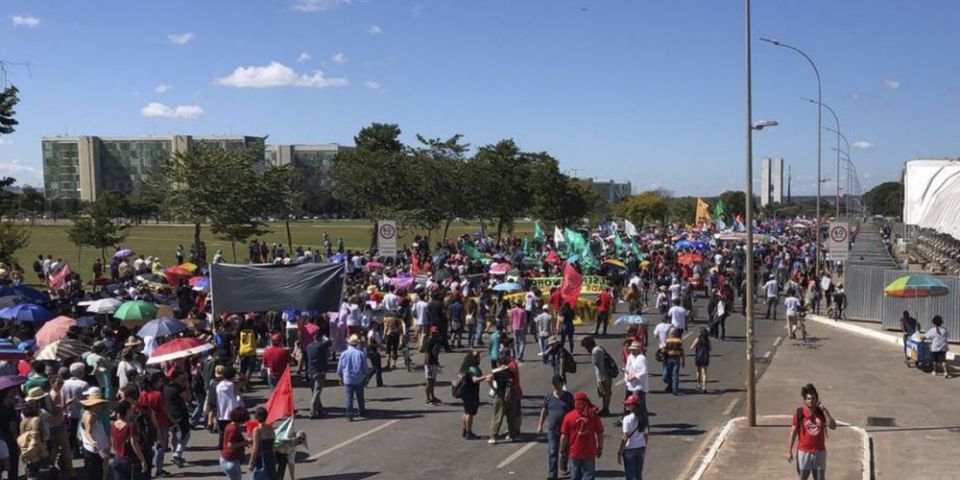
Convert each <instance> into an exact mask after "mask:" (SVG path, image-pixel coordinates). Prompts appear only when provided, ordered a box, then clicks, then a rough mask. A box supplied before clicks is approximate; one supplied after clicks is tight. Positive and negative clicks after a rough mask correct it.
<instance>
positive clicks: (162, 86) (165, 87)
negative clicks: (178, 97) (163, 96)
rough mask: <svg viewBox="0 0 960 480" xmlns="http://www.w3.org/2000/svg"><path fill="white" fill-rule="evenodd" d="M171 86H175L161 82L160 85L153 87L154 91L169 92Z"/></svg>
mask: <svg viewBox="0 0 960 480" xmlns="http://www.w3.org/2000/svg"><path fill="white" fill-rule="evenodd" d="M171 88H173V87H171V86H170V85H167V84H165V83H161V84H160V85H157V86H156V88H154V89H153V91H154V92H157V93H167V92H169V91H170V89H171Z"/></svg>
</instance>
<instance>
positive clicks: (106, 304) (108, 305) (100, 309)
mask: <svg viewBox="0 0 960 480" xmlns="http://www.w3.org/2000/svg"><path fill="white" fill-rule="evenodd" d="M122 304H123V302H121V301H120V300H117V299H116V298H101V299H100V300H94V301H93V302H92V303H90V305H89V306H87V312H89V313H100V314H103V313H113V312H116V311H117V308H120V305H122Z"/></svg>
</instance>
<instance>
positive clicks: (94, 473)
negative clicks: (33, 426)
mask: <svg viewBox="0 0 960 480" xmlns="http://www.w3.org/2000/svg"><path fill="white" fill-rule="evenodd" d="M81 450H83V469H84V470H86V471H87V478H89V479H90V480H101V479H102V478H103V457H101V456H100V454H99V453H96V452H91V451H89V450H87V449H86V448H81ZM10 461H11V462H12V461H13V457H11V458H10Z"/></svg>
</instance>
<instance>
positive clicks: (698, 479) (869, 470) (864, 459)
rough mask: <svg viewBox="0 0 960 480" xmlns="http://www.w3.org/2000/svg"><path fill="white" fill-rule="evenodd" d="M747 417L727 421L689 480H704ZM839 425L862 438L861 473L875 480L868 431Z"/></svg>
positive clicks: (780, 416) (838, 423)
mask: <svg viewBox="0 0 960 480" xmlns="http://www.w3.org/2000/svg"><path fill="white" fill-rule="evenodd" d="M762 417H764V418H793V417H791V416H790V415H762ZM746 418H747V417H736V418H731V419H730V420H727V421H726V423H724V425H723V427H722V428H721V429H720V432H719V433H718V434H717V436H716V437H715V438H714V439H713V443H711V445H710V448H709V449H708V450H707V453H706V454H705V455H704V456H703V459H701V460H700V466H699V467H697V470H696V471H695V472H694V473H693V475H692V476H691V477H690V478H689V480H702V478H703V475H704V474H706V473H707V469H708V468H710V464H711V463H713V460H714V459H715V458H716V457H717V454H718V453H719V452H720V447H721V446H723V443H724V442H725V441H726V439H727V436H728V435H730V431H731V430H733V427H734V425H735V424H736V423H737V422H742V421H744V420H746ZM837 425H838V426H841V427H845V428H849V429H852V430H853V431H855V432H857V434H858V435H859V436H860V441H861V454H860V472H861V473H862V478H863V480H873V478H874V472H873V465H874V462H873V443H872V442H871V441H870V435H869V434H868V433H867V431H866V430H864V429H862V428H860V427H858V426H855V425H851V424H849V423H846V422H841V421H839V420H838V421H837Z"/></svg>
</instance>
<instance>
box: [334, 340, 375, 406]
mask: <svg viewBox="0 0 960 480" xmlns="http://www.w3.org/2000/svg"><path fill="white" fill-rule="evenodd" d="M347 344H348V345H349V346H348V347H347V349H346V350H345V351H344V352H343V353H342V354H340V360H339V361H338V362H337V376H338V377H340V384H341V385H343V394H344V403H345V404H346V413H347V419H348V420H349V421H351V422H352V421H353V417H354V410H353V400H354V398H356V400H357V410H358V413H359V415H360V416H361V417H366V416H367V408H366V404H365V403H364V401H363V379H364V378H365V377H366V375H367V371H368V367H367V355H366V354H365V353H364V352H363V350H361V349H360V348H359V346H360V337H359V336H357V335H350V338H349V339H348V340H347Z"/></svg>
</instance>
